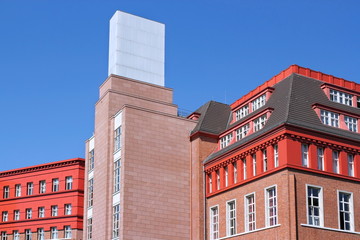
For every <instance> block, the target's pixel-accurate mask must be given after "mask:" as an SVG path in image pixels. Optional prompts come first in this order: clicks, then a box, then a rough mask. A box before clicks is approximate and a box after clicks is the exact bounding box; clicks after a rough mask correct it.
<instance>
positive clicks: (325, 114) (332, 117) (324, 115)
mask: <svg viewBox="0 0 360 240" xmlns="http://www.w3.org/2000/svg"><path fill="white" fill-rule="evenodd" d="M320 117H321V122H322V123H323V124H325V125H329V126H332V127H339V114H337V113H334V112H330V111H325V110H321V111H320Z"/></svg>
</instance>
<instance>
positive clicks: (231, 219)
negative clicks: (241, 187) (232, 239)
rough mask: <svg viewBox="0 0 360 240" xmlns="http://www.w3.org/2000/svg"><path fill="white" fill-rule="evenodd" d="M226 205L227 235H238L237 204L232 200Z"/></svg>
mask: <svg viewBox="0 0 360 240" xmlns="http://www.w3.org/2000/svg"><path fill="white" fill-rule="evenodd" d="M226 205H227V206H226V233H227V236H232V235H235V234H236V202H235V200H231V201H229V202H227V204H226Z"/></svg>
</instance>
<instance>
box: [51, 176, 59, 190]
mask: <svg viewBox="0 0 360 240" xmlns="http://www.w3.org/2000/svg"><path fill="white" fill-rule="evenodd" d="M52 191H53V192H58V191H59V179H58V178H54V179H53V180H52Z"/></svg>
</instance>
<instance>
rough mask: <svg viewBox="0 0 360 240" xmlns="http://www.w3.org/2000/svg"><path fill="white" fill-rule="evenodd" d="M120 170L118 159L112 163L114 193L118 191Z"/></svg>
mask: <svg viewBox="0 0 360 240" xmlns="http://www.w3.org/2000/svg"><path fill="white" fill-rule="evenodd" d="M120 170H121V162H120V159H119V160H117V161H115V162H114V193H116V192H119V191H120Z"/></svg>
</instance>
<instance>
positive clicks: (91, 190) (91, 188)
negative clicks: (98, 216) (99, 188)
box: [88, 178, 94, 207]
mask: <svg viewBox="0 0 360 240" xmlns="http://www.w3.org/2000/svg"><path fill="white" fill-rule="evenodd" d="M88 186H89V187H88V207H92V205H93V197H94V179H93V178H92V179H90V180H89V185H88Z"/></svg>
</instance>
